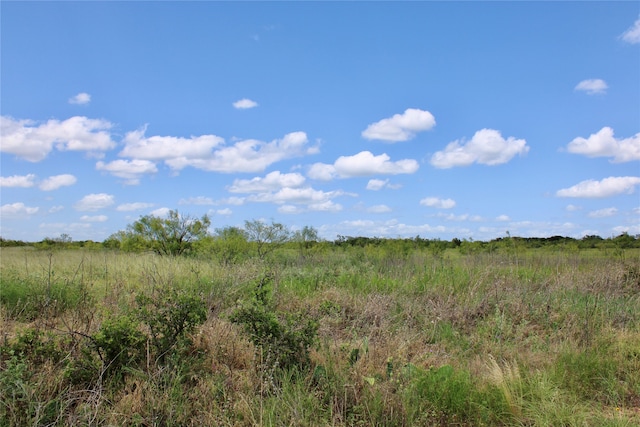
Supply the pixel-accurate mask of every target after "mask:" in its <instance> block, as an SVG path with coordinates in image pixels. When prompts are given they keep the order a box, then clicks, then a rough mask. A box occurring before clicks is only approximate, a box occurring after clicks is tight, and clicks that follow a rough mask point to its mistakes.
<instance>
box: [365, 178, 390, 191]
mask: <svg viewBox="0 0 640 427" xmlns="http://www.w3.org/2000/svg"><path fill="white" fill-rule="evenodd" d="M388 183H389V180H388V179H385V180H382V179H370V180H369V182H368V183H367V190H372V191H378V190H382V189H383V188H384V187H385V186H386V185H387V184H388Z"/></svg>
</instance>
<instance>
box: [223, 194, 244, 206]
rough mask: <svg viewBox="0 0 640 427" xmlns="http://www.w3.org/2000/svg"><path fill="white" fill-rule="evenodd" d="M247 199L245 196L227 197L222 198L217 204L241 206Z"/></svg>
mask: <svg viewBox="0 0 640 427" xmlns="http://www.w3.org/2000/svg"><path fill="white" fill-rule="evenodd" d="M244 202H245V199H244V197H235V196H232V197H227V198H226V199H221V200H218V201H217V202H216V204H217V205H233V206H240V205H244Z"/></svg>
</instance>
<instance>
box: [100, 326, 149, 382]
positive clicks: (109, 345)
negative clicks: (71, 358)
mask: <svg viewBox="0 0 640 427" xmlns="http://www.w3.org/2000/svg"><path fill="white" fill-rule="evenodd" d="M92 342H93V344H94V345H95V348H96V349H97V351H98V354H99V355H100V359H101V360H102V362H103V364H104V365H105V368H104V369H105V372H108V373H114V374H118V373H120V371H121V370H122V368H123V367H126V366H131V365H132V364H134V363H137V362H139V361H140V360H141V359H142V357H143V354H144V344H145V342H146V337H145V336H144V334H143V333H142V332H141V331H140V323H139V322H137V321H136V320H135V319H133V318H132V317H131V316H128V315H120V316H113V317H109V318H107V319H106V320H105V321H104V322H102V325H101V326H100V329H99V330H98V331H97V332H96V333H95V334H94V335H93V338H92Z"/></svg>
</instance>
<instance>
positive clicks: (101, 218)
mask: <svg viewBox="0 0 640 427" xmlns="http://www.w3.org/2000/svg"><path fill="white" fill-rule="evenodd" d="M108 219H109V217H108V216H106V215H93V216H90V215H82V216H81V217H80V221H84V222H105V221H106V220H108Z"/></svg>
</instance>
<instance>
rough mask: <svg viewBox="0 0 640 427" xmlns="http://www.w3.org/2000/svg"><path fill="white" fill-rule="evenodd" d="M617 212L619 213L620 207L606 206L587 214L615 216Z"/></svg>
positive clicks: (596, 216) (599, 216)
mask: <svg viewBox="0 0 640 427" xmlns="http://www.w3.org/2000/svg"><path fill="white" fill-rule="evenodd" d="M616 213H618V209H616V208H604V209H599V210H597V211H591V212H589V213H588V214H587V216H588V217H589V218H606V217H610V216H614V215H615V214H616Z"/></svg>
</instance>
